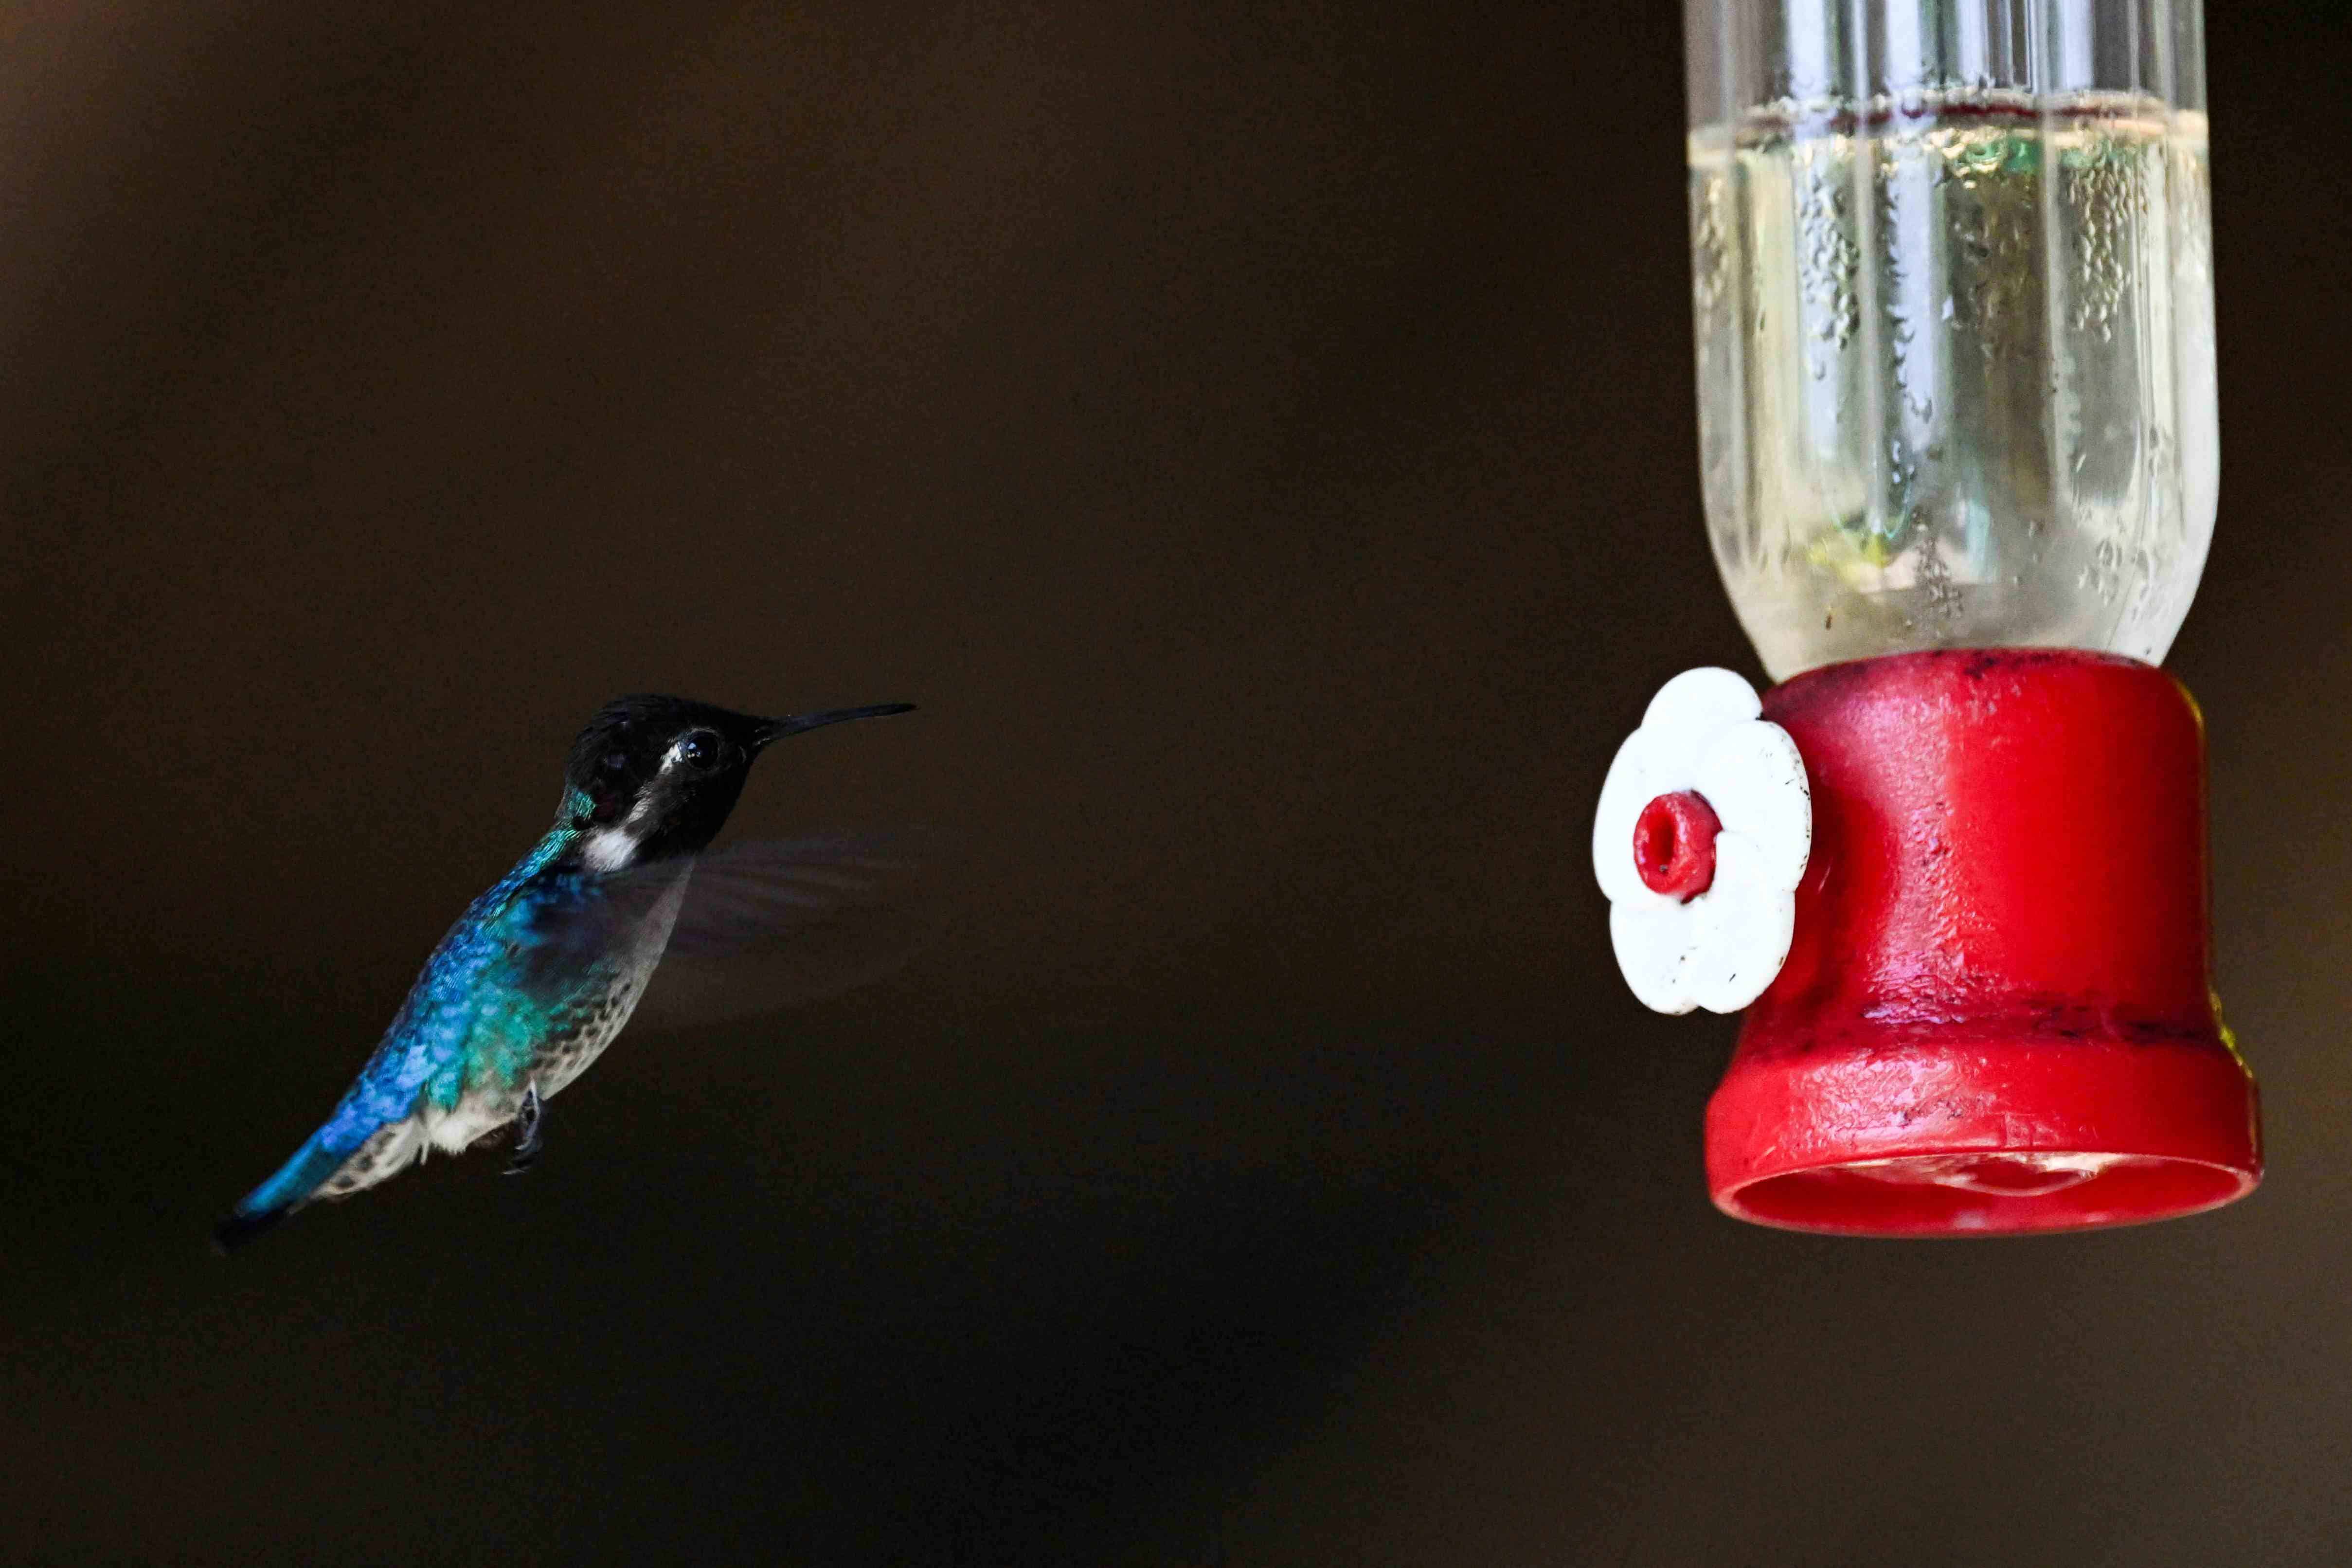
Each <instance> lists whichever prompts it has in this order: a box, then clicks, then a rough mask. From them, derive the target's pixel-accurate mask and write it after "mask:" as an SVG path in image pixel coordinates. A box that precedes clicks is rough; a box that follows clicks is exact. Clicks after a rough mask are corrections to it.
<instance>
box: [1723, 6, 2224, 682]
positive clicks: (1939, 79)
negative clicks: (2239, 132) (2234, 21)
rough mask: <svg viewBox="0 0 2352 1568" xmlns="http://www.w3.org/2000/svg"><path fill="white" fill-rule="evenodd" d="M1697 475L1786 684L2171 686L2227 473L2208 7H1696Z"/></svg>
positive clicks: (1735, 583)
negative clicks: (1917, 663)
mask: <svg viewBox="0 0 2352 1568" xmlns="http://www.w3.org/2000/svg"><path fill="white" fill-rule="evenodd" d="M1686 16H1687V17H1688V31H1689V37H1688V48H1689V68H1690V110H1691V126H1692V129H1691V132H1690V139H1689V158H1690V222H1691V258H1692V304H1693V314H1694V319H1695V322H1696V345H1697V374H1698V388H1699V432H1700V436H1699V440H1700V468H1701V473H1702V476H1703V486H1704V493H1705V499H1706V516H1707V525H1708V532H1709V534H1710V537H1711V539H1712V541H1713V544H1714V548H1715V554H1716V561H1717V565H1718V566H1719V567H1720V569H1721V571H1722V574H1723V579H1724V583H1725V585H1726V587H1727V589H1728V591H1729V593H1730V596H1731V600H1732V603H1733V605H1735V606H1736V607H1737V609H1738V614H1739V617H1740V620H1741V623H1742V624H1743V625H1744V626H1745V627H1746V628H1747V631H1748V636H1749V637H1750V638H1751V639H1752V640H1753V641H1754V643H1755V645H1756V647H1757V649H1758V651H1759V653H1760V654H1761V656H1762V658H1763V661H1764V665H1765V668H1767V669H1768V670H1769V671H1770V672H1771V674H1772V675H1773V677H1774V678H1776V679H1787V678H1788V677H1790V676H1792V675H1795V674H1798V673H1800V672H1801V671H1803V670H1807V669H1811V668H1817V667H1819V666H1822V665H1825V664H1831V663H1834V662H1838V661H1841V660H1846V659H1853V658H1869V657H1873V656H1876V655H1881V654H1888V653H1898V652H1905V651H1909V650H1914V649H1921V648H1933V647H1996V646H2011V647H2016V646H2041V647H2075V648H2083V649H2089V650H2095V651H2105V652H2113V653H2119V654H2124V655H2127V656H2129V657H2131V658H2138V659H2144V660H2147V661H2149V662H2151V663H2153V662H2157V661H2160V660H2161V659H2162V658H2163V657H2164V655H2165V652H2166V650H2167V649H2168V647H2170V646H2171V643H2172V639H2173V637H2174V636H2175V635H2176V634H2177V633H2178V632H2179V629H2180V623H2181V620H2182V617H2183V616H2186V615H2187V613H2188V609H2189V599H2190V597H2191V596H2192V595H2194V593H2195V592H2196V587H2197V581H2198V578H2199V576H2200V574H2201V573H2202V572H2203V569H2204V563H2205V555H2206V550H2207V547H2208V545H2209V543H2210V540H2211V537H2212V529H2213V515H2214V507H2215V500H2216V491H2217V483H2218V479H2219V470H2220V456H2219V448H2218V443H2217V438H2216V417H2215V405H2214V383H2213V290H2212V278H2211V263H2210V257H2211V237H2210V206H2209V200H2208V184H2207V173H2206V132H2205V115H2204V109H2205V95H2204V74H2203V38H2202V30H2201V13H2200V7H2199V5H2197V4H2196V0H2186V3H2184V4H2180V5H2174V4H2171V3H2170V0H1950V3H1941V0H1909V3H1907V4H1906V3H1902V0H1876V3H1860V0H1857V3H1853V4H1846V3H1843V0H1692V3H1691V4H1690V5H1688V6H1687V8H1686Z"/></svg>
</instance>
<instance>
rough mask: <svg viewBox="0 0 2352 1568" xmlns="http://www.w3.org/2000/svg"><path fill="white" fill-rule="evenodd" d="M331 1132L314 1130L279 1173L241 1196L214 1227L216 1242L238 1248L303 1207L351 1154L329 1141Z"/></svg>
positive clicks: (225, 1248)
mask: <svg viewBox="0 0 2352 1568" xmlns="http://www.w3.org/2000/svg"><path fill="white" fill-rule="evenodd" d="M328 1131H329V1129H328V1128H320V1130H319V1131H316V1132H314V1133H312V1134H311V1135H310V1141H309V1142H306V1143H304V1144H303V1145H302V1147H301V1148H299V1149H298V1150H296V1151H295V1152H294V1157H293V1158H292V1159H290V1160H289V1161H287V1162H286V1163H285V1164H284V1165H282V1166H280V1167H279V1168H278V1173H277V1174H276V1175H274V1176H272V1177H270V1178H269V1179H268V1181H266V1182H264V1183H262V1184H261V1185H259V1186H257V1187H256V1188H254V1189H253V1191H251V1192H249V1193H247V1194H246V1195H245V1196H244V1197H242V1198H240V1199H239V1200H238V1201H237V1205H236V1207H235V1208H233V1209H231V1210H229V1212H228V1215H227V1217H226V1218H224V1219H223V1220H222V1221H221V1222H220V1224H218V1225H216V1226H214V1227H213V1244H214V1245H215V1247H219V1248H220V1250H221V1251H222V1252H224V1253H227V1252H234V1251H236V1249H237V1248H238V1247H242V1246H244V1245H245V1244H246V1243H247V1242H248V1241H251V1240H252V1239H253V1238H254V1237H257V1236H259V1235H260V1234H261V1233H262V1232H263V1231H265V1230H268V1229H269V1228H270V1227H271V1226H275V1225H276V1224H277V1223H278V1221H280V1220H282V1219H284V1218H285V1217H286V1216H287V1215H289V1214H292V1213H293V1212H294V1211H295V1210H296V1209H298V1208H299V1207H301V1205H302V1204H303V1202H304V1201H305V1200H307V1199H308V1198H309V1197H310V1194H313V1193H315V1192H317V1191H318V1190H319V1189H320V1187H321V1186H324V1185H325V1184H326V1183H327V1179H328V1178H329V1177H331V1176H332V1175H333V1174H334V1173H336V1172H337V1171H339V1170H341V1168H342V1164H343V1162H344V1161H345V1160H348V1159H350V1158H351V1155H352V1152H351V1150H349V1149H342V1150H337V1149H335V1148H332V1147H331V1146H330V1145H329V1144H328V1142H327V1141H326V1139H327V1132H328Z"/></svg>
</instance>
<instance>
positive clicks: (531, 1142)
mask: <svg viewBox="0 0 2352 1568" xmlns="http://www.w3.org/2000/svg"><path fill="white" fill-rule="evenodd" d="M546 1114H547V1112H546V1108H545V1107H544V1106H542V1105H541V1103H540V1100H539V1085H537V1084H532V1085H531V1086H530V1088H529V1089H525V1090H523V1095H522V1109H521V1110H519V1111H517V1112H515V1123H514V1124H515V1141H514V1155H513V1157H512V1158H510V1159H509V1160H508V1161H507V1169H506V1173H507V1174H508V1175H509V1176H520V1175H521V1174H522V1173H524V1172H525V1171H528V1170H530V1167H531V1163H532V1162H533V1161H535V1160H537V1159H538V1158H539V1151H540V1146H541V1137H540V1130H541V1123H542V1122H543V1121H545V1119H546Z"/></svg>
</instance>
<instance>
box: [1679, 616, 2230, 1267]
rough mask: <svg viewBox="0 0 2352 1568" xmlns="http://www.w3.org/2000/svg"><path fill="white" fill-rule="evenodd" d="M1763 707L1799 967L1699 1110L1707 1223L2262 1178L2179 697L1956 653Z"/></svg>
mask: <svg viewBox="0 0 2352 1568" xmlns="http://www.w3.org/2000/svg"><path fill="white" fill-rule="evenodd" d="M1764 716H1765V717H1766V718H1768V719H1769V720H1771V721H1773V722H1774V723H1777V724H1779V725H1780V726H1782V727H1783V728H1785V729H1786V730H1787V731H1789V732H1790V734H1791V735H1793V736H1794V737H1795V738H1796V742H1797V745H1798V748H1799V750H1800V751H1801V752H1803V754H1804V759H1805V767H1806V771H1807V773H1808V774H1809V776H1810V778H1811V786H1812V809H1813V843H1812V854H1811V861H1810V863H1809V864H1808V866H1807V868H1806V872H1805V879H1804V882H1803V883H1802V885H1801V886H1800V888H1799V889H1798V890H1797V922H1796V937H1795V942H1794V945H1793V946H1792V947H1791V949H1790V954H1789V960H1788V963H1787V964H1786V965H1785V966H1784V967H1783V968H1782V969H1781V971H1780V976H1779V978H1778V979H1776V980H1775V981H1774V982H1773V984H1772V985H1771V987H1770V988H1769V990H1767V991H1766V992H1765V993H1764V994H1763V995H1762V996H1761V997H1759V998H1758V1000H1757V1002H1756V1004H1755V1005H1753V1006H1752V1007H1750V1008H1749V1009H1748V1016H1747V1021H1746V1024H1745V1026H1743V1027H1742V1029H1741V1031H1740V1036H1739V1043H1738V1048H1737V1049H1736V1050H1735V1052H1734V1053H1733V1056H1732V1061H1731V1066H1730V1068H1729V1069H1728V1071H1727V1073H1726V1074H1725V1077H1724V1079H1723V1083H1722V1085H1721V1087H1719V1088H1718V1089H1717V1090H1716V1093H1715V1097H1714V1099H1713V1100H1711V1101H1710V1102H1709V1104H1708V1107H1707V1118H1706V1163H1707V1180H1708V1185H1709V1187H1710V1188H1711V1189H1712V1191H1713V1193H1714V1195H1715V1201H1716V1204H1717V1206H1718V1207H1720V1208H1722V1209H1723V1210H1724V1212H1725V1213H1727V1214H1730V1215H1736V1216H1737V1217H1738V1218H1741V1219H1747V1220H1753V1221H1756V1222H1757V1223H1759V1224H1761V1225H1772V1226H1786V1227H1789V1228H1791V1229H1797V1230H1812V1231H1828V1232H1836V1233H1843V1234H1848V1235H1859V1236H1962V1235H2000V1234H2010V1233H2016V1232H2024V1231H2044V1230H2064V1229H2086V1228H2089V1227H2092V1226H2109V1225H2126V1224H2131V1223H2134V1222H2137V1221H2141V1220H2153V1219H2164V1218H2168V1217H2171V1216H2173V1215H2187V1214H2194V1213H2196V1212H2198V1211H2199V1210H2200V1209H2208V1208H2213V1207H2217V1206H2218V1205H2222V1204H2226V1203H2229V1202H2231V1200H2232V1199H2235V1198H2240V1197H2243V1196H2244V1195H2245V1194H2247V1193H2250V1192H2252V1190H2253V1188H2254V1186H2255V1184H2257V1183H2258V1182H2260V1181H2261V1179H2262V1168H2263V1167H2262V1139H2261V1129H2260V1115H2259V1110H2258V1106H2257V1101H2256V1098H2255V1090H2254V1081H2253V1078H2252V1075H2251V1074H2250V1073H2249V1072H2248V1071H2247V1070H2246V1068H2245V1064H2244V1063H2243V1062H2242V1061H2241V1060H2240V1059H2239V1057H2238V1054H2237V1050H2236V1047H2235V1045H2234V1044H2233V1042H2232V1041H2231V1037H2230V1035H2229V1031H2228V1029H2227V1028H2226V1027H2225V1026H2223V1025H2222V1023H2221V1014H2220V1009H2219V1005H2218V1004H2217V1003H2216V1001H2215V999H2214V996H2213V994H2212V990H2211V986H2210V982H2209V980H2208V972H2209V955H2208V946H2209V942H2208V933H2207V911H2206V885H2207V868H2206V849H2205V742H2204V728H2203V722H2202V721H2201V720H2200V717H2199V716H2198V712H2197V708H2196V704H2195V703H2194V702H2193V701H2191V700H2190V699H2189V694H2188V693H2187V692H2186V691H2184V690H2182V689H2181V688H2180V687H2179V685H2178V684H2177V683H2176V682H2174V681H2173V679H2171V678H2170V677H2169V676H2167V675H2166V674H2164V673H2163V672H2162V671H2161V670H2158V669H2157V668H2154V667H2152V666H2149V665H2145V664H2141V663H2138V662H2137V661H2135V660H2131V659H2126V658H2115V657H2112V656H2109V655H2104V654H2090V653H2078V652H2074V651H2070V650H2063V649H2040V648H2032V649H2027V648H2000V649H1984V650H1954V651H1940V652H1933V653H1912V654H1898V655H1895V656H1892V657H1889V658H1875V659H1864V660H1862V661H1859V662H1856V663H1853V664H1843V665H1835V666H1832V667H1831V668H1826V669H1819V670H1814V671H1812V672H1811V673H1809V674H1806V675H1801V676H1799V677H1797V678H1796V679H1793V680H1790V681H1789V682H1787V683H1786V684H1785V685H1782V686H1780V688H1778V689H1775V690H1774V691H1772V692H1771V693H1770V694H1769V695H1768V696H1767V697H1766V698H1765V700H1764ZM1645 820H1646V816H1645ZM1637 837H1638V836H1637ZM1645 879H1646V874H1645ZM1652 885H1653V886H1654V885H1655V884H1652Z"/></svg>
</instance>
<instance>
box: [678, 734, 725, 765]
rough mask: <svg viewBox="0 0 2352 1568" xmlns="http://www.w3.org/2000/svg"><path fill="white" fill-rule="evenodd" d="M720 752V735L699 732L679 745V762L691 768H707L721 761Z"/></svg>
mask: <svg viewBox="0 0 2352 1568" xmlns="http://www.w3.org/2000/svg"><path fill="white" fill-rule="evenodd" d="M677 754H678V758H679V760H680V761H682V762H684V763H687V764H688V765H689V766H691V767H698V768H707V767H711V766H714V765H716V764H717V763H718V761H719V736H718V733H717V732H716V731H710V730H697V731H694V733H692V734H691V735H688V737H687V738H686V739H685V740H683V741H680V742H678V743H677Z"/></svg>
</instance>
